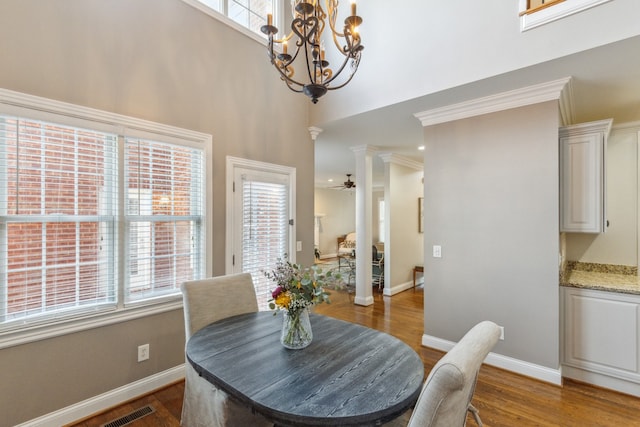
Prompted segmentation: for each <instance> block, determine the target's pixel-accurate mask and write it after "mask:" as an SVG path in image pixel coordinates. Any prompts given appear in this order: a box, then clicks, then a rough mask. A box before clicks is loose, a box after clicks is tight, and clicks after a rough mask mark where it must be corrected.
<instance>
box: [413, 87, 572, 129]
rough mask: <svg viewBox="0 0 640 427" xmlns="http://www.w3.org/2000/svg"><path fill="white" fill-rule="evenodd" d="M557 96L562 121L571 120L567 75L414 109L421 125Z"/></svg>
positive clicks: (570, 95) (569, 90)
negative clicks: (439, 105) (526, 85)
mask: <svg viewBox="0 0 640 427" xmlns="http://www.w3.org/2000/svg"><path fill="white" fill-rule="evenodd" d="M555 100H557V101H558V103H559V108H560V116H561V118H562V124H563V125H567V124H571V123H573V95H572V85H571V77H565V78H562V79H558V80H554V81H550V82H546V83H541V84H537V85H533V86H528V87H524V88H520V89H515V90H511V91H507V92H502V93H498V94H495V95H490V96H485V97H483V98H477V99H472V100H469V101H465V102H460V103H458V104H453V105H447V106H444V107H439V108H434V109H432V110H427V111H422V112H418V113H415V114H414V116H415V117H416V118H417V119H418V120H420V122H421V123H422V126H423V127H426V126H432V125H437V124H440V123H447V122H452V121H454V120H461V119H467V118H470V117H475V116H480V115H482V114H489V113H496V112H498V111H505V110H510V109H513V108H518V107H524V106H527V105H533V104H539V103H541V102H547V101H555Z"/></svg>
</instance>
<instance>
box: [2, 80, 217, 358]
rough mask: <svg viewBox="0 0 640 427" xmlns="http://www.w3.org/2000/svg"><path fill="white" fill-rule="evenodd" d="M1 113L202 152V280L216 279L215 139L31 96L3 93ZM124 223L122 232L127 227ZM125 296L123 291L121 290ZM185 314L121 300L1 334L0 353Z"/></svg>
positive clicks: (170, 306)
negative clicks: (127, 323)
mask: <svg viewBox="0 0 640 427" xmlns="http://www.w3.org/2000/svg"><path fill="white" fill-rule="evenodd" d="M0 113H3V114H5V113H6V114H13V115H22V116H26V117H29V118H31V119H38V120H46V121H55V122H57V123H60V124H65V125H70V126H77V127H85V128H87V127H89V128H92V129H96V130H103V131H108V132H113V133H116V134H117V135H119V137H121V136H131V135H132V134H135V135H137V136H140V137H151V138H156V139H158V140H160V141H164V142H172V141H173V142H179V143H180V144H181V145H187V146H192V147H197V148H200V149H202V150H203V151H204V157H205V159H204V168H205V178H204V179H205V182H204V183H203V194H204V198H205V200H204V236H205V237H204V238H205V245H204V254H203V256H204V263H205V266H204V267H205V271H204V274H206V275H207V276H210V275H212V273H213V265H212V262H213V261H212V260H211V257H210V256H209V254H211V253H213V230H212V229H213V200H212V197H209V194H210V192H211V191H210V187H209V185H210V184H208V183H211V182H213V149H212V148H213V147H212V140H213V138H212V136H211V135H210V134H205V133H201V132H197V131H192V130H188V129H182V128H178V127H175V126H170V125H164V124H161V123H156V122H151V121H148V120H143V119H138V118H134V117H129V116H124V115H120V114H116V113H110V112H107V111H102V110H97V109H93V108H89V107H83V106H79V105H74V104H70V103H66V102H61V101H56V100H52V99H47V98H42V97H39V96H34V95H28V94H24V93H20V92H14V91H11V90H7V89H3V88H0ZM123 224H124V223H123V222H121V224H120V226H123ZM117 292H121V290H117ZM180 308H182V298H181V296H179V295H172V296H166V297H158V298H155V299H149V300H146V301H140V302H136V303H127V304H126V305H125V304H124V300H123V298H121V296H120V297H119V298H118V303H117V306H116V307H113V306H111V307H99V306H97V307H95V309H93V310H92V309H89V310H87V311H84V312H81V313H78V314H77V315H75V316H71V317H65V318H57V319H56V318H48V319H43V321H42V322H35V323H33V324H29V325H25V326H24V327H21V328H13V329H9V330H6V331H3V332H1V333H0V349H3V348H7V347H13V346H16V345H21V344H26V343H30V342H34V341H39V340H43V339H48V338H54V337H57V336H61V335H66V334H69V333H74V332H79V331H84V330H88V329H93V328H98V327H102V326H106V325H111V324H114V323H119V322H124V321H128V320H133V319H138V318H141V317H145V316H150V315H155V314H159V313H164V312H167V311H172V310H177V309H180Z"/></svg>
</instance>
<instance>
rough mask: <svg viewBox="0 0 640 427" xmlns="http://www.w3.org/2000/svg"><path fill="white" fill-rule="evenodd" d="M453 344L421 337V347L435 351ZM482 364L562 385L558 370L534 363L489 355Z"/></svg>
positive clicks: (444, 349)
mask: <svg viewBox="0 0 640 427" xmlns="http://www.w3.org/2000/svg"><path fill="white" fill-rule="evenodd" d="M455 344H456V343H455V342H453V341H447V340H443V339H441V338H438V337H433V336H431V335H426V334H425V335H423V336H422V345H423V346H425V347H431V348H435V349H436V350H441V351H449V350H451V349H452V348H453V346H454V345H455ZM484 363H486V364H487V365H491V366H495V367H497V368H501V369H504V370H507V371H511V372H515V373H517V374H520V375H525V376H527V377H531V378H535V379H537V380H540V381H544V382H547V383H551V384H554V385H562V373H561V372H560V369H552V368H548V367H546V366H541V365H536V364H534V363H530V362H526V361H524V360H519V359H514V358H512V357H508V356H503V355H501V354H497V353H489V355H488V356H487V358H486V359H485V361H484Z"/></svg>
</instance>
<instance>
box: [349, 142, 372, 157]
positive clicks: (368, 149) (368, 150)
mask: <svg viewBox="0 0 640 427" xmlns="http://www.w3.org/2000/svg"><path fill="white" fill-rule="evenodd" d="M349 149H350V150H351V151H353V152H354V153H355V154H364V155H367V154H369V155H373V154H375V153H377V152H378V149H377V148H375V147H373V146H371V145H367V144H363V145H356V146H355V147H349Z"/></svg>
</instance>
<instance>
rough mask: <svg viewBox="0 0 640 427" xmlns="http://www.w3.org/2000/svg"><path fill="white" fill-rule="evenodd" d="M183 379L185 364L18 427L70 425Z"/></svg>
mask: <svg viewBox="0 0 640 427" xmlns="http://www.w3.org/2000/svg"><path fill="white" fill-rule="evenodd" d="M183 378H184V364H182V365H178V366H175V367H173V368H171V369H167V370H166V371H162V372H158V373H157V374H154V375H151V376H149V377H146V378H142V379H141V380H138V381H134V382H132V383H130V384H127V385H124V386H122V387H118V388H116V389H114V390H111V391H108V392H106V393H102V394H100V395H98V396H95V397H92V398H89V399H87V400H84V401H82V402H78V403H75V404H73V405H70V406H67V407H66V408H62V409H59V410H57V411H54V412H51V413H49V414H46V415H43V416H41V417H38V418H35V419H33V420H30V421H27V422H25V423H22V424H18V425H17V426H16V427H49V426H61V425H65V424H69V423H72V422H74V421H78V420H81V419H83V418H86V417H88V416H91V415H93V414H96V413H99V412H103V411H105V410H107V409H109V408H112V407H114V406H117V405H120V404H122V403H123V402H126V401H128V400H131V399H134V398H136V397H139V396H142V395H145V394H148V393H150V392H152V391H154V390H158V389H160V388H162V387H165V386H168V385H169V384H172V383H174V382H176V381H179V380H181V379H183Z"/></svg>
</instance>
